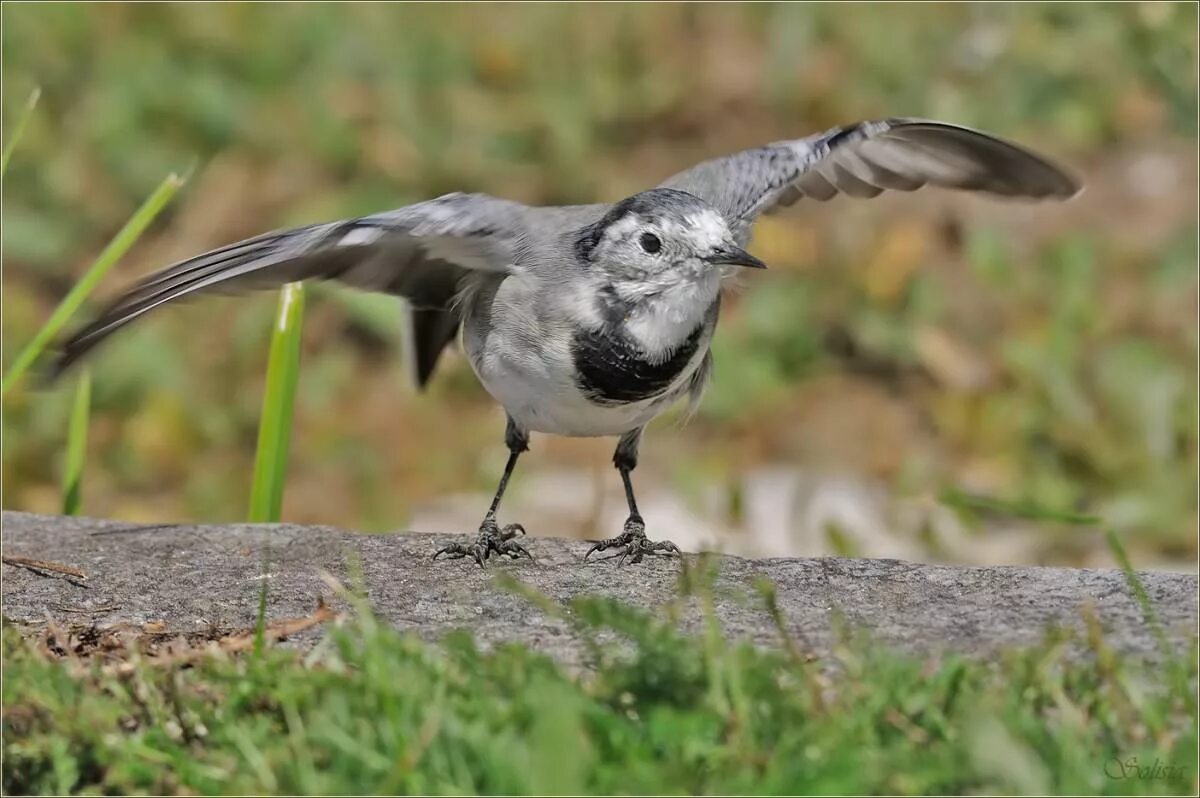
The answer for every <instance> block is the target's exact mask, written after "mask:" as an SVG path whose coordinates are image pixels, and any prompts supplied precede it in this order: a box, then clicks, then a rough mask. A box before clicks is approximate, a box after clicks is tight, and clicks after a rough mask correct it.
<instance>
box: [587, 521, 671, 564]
mask: <svg viewBox="0 0 1200 798" xmlns="http://www.w3.org/2000/svg"><path fill="white" fill-rule="evenodd" d="M621 547H623V551H621V553H620V555H617V554H613V555H610V556H609V557H607V558H605V559H612V558H613V557H617V556H619V557H620V559H618V560H617V565H624V564H625V559H626V558H627V557H628V558H629V561H630V562H633V563H638V562H641V561H642V557H644V556H646V555H647V554H661V555H664V556H670V555H671V554H678V555H680V556H683V553H682V552H680V551H679V547H678V546H676V545H675V544H674V543H672V542H671V541H669V540H661V541H652V540H647V539H646V524H645V522H644V521H642V519H641V517H640V516H636V515H631V516H629V518H628V520H626V521H625V531H624V532H622V533H621V534H619V535H617V536H616V537H615V538H608V539H607V540H598V541H596V542H595V543H593V544H592V547H591V548H590V549H588V551H587V554H585V555H583V559H585V560H586V559H587V558H588V557H590V556H592V552H596V551H604V550H605V549H615V548H621Z"/></svg>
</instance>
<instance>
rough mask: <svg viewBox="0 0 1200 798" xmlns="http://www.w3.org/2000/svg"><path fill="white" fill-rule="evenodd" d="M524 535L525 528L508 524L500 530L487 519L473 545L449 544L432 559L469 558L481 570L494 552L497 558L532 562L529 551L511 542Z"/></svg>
mask: <svg viewBox="0 0 1200 798" xmlns="http://www.w3.org/2000/svg"><path fill="white" fill-rule="evenodd" d="M524 534H525V527H523V526H521V525H520V524H509V525H508V526H506V527H504V528H503V529H501V528H500V527H499V526H498V525H497V524H496V522H495V521H493V520H491V519H488V520H486V521H484V522H483V523H482V524H481V525H480V526H479V537H477V538H475V542H474V543H467V544H463V543H451V544H449V545H448V546H443V547H442V548H440V549H438V550H437V551H435V552H434V553H433V559H435V560H436V559H437V558H438V557H440V556H441V555H443V554H445V555H446V558H447V559H450V560H460V559H462V558H463V557H471V558H473V559H474V560H475V562H477V563H479V567H480V568H482V567H483V561H484V560H487V559H489V558H490V557H491V556H492V552H495V553H496V556H497V557H500V556H502V555H505V554H507V555H508V556H509V557H511V558H512V559H514V560H517V559H520V558H521V556H522V555H524V556H525V557H528V558H529V559H530V560H531V561H532V560H533V555H532V554H530V553H529V550H528V549H526V548H525V547H524V546H522V545H521V544H520V543H517V542H516V541H515V540H513V538H515V537H516V536H517V535H524Z"/></svg>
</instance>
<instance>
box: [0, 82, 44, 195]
mask: <svg viewBox="0 0 1200 798" xmlns="http://www.w3.org/2000/svg"><path fill="white" fill-rule="evenodd" d="M41 97H42V90H41V89H39V88H37V87H36V86H35V87H34V88H33V90H32V91H31V92H29V99H28V100H26V101H25V107H24V108H22V109H21V115H20V116H19V117H17V123H16V124H15V125H13V129H12V131H11V132H10V133H9V134H8V138H7V140H6V141H5V142H4V152H3V154H0V177H4V175H5V174H6V173H7V172H8V162H9V161H11V160H12V155H13V151H14V150H16V148H17V142H19V141H20V140H21V136H23V135H24V134H25V127H26V126H27V125H28V124H29V118H30V117H31V116H33V109H34V108H37V104H38V100H40V99H41Z"/></svg>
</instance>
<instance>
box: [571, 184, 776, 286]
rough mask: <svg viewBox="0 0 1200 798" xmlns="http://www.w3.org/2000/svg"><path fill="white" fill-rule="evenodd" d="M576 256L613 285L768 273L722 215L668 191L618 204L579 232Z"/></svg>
mask: <svg viewBox="0 0 1200 798" xmlns="http://www.w3.org/2000/svg"><path fill="white" fill-rule="evenodd" d="M575 253H576V255H577V256H578V257H579V259H580V260H581V261H582V262H583V263H584V264H586V266H587V267H588V268H594V269H598V270H602V271H604V272H605V273H606V274H607V276H609V277H611V278H612V279H614V280H617V281H621V282H636V281H644V282H645V283H646V284H647V286H653V285H656V284H664V283H667V284H670V283H678V282H681V281H688V280H699V279H703V278H707V277H719V276H721V275H723V274H727V273H728V272H729V270H730V267H736V266H749V267H751V268H756V269H765V268H766V264H764V263H763V262H762V261H760V260H759V259H758V258H756V257H754V256H753V255H751V254H750V253H749V252H746V251H745V250H744V249H743V248H742V247H740V246H739V245H738V244H737V243H736V241H735V240H734V235H733V231H732V230H730V229H729V223H728V222H726V220H725V217H724V216H722V215H721V212H720V211H718V210H717V209H716V208H714V207H712V206H711V205H709V204H708V203H707V202H705V201H704V200H702V199H700V198H699V197H697V196H694V195H692V194H688V193H687V192H684V191H676V190H674V189H669V188H655V189H651V190H649V191H643V192H642V193H640V194H634V195H633V196H632V197H629V198H628V199H625V200H622V201H621V202H618V203H617V204H616V205H614V206H613V207H612V208H611V209H610V210H609V211H608V212H607V213H606V214H604V216H603V217H602V218H601V219H600V220H599V221H597V222H595V223H594V224H591V225H588V226H587V227H585V228H583V229H582V230H581V231H579V233H578V235H577V237H576V240H575Z"/></svg>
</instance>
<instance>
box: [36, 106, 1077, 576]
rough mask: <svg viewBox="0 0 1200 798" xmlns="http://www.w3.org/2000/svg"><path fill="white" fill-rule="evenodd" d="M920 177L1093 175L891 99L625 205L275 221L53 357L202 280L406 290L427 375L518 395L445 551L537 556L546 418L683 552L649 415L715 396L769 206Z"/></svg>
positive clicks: (463, 197) (197, 262) (122, 299)
mask: <svg viewBox="0 0 1200 798" xmlns="http://www.w3.org/2000/svg"><path fill="white" fill-rule="evenodd" d="M923 186H931V187H937V188H945V189H957V190H962V191H970V192H977V193H981V194H988V195H996V196H999V197H1007V198H1019V199H1026V200H1064V199H1067V198H1070V197H1073V196H1075V195H1076V194H1077V193H1079V191H1080V190H1081V185H1080V183H1079V182H1078V181H1077V180H1076V179H1075V178H1074V177H1072V176H1071V175H1069V174H1068V173H1067V172H1065V171H1064V170H1063V169H1061V168H1060V167H1058V166H1056V165H1055V164H1053V163H1052V162H1050V161H1049V160H1047V159H1046V158H1044V157H1042V156H1040V155H1038V154H1035V153H1034V152H1032V151H1030V150H1029V149H1027V148H1025V147H1022V146H1019V145H1017V144H1014V143H1011V142H1008V141H1005V140H1003V139H1001V138H998V137H996V136H993V135H990V134H988V133H984V132H981V131H978V130H974V129H971V128H967V127H963V126H959V125H955V124H950V123H946V122H937V121H932V120H924V119H915V118H900V117H893V118H888V119H880V120H873V121H864V122H858V123H855V124H850V125H843V126H838V127H835V128H832V129H829V130H826V131H824V132H821V133H817V134H815V135H810V136H808V137H806V138H799V139H794V140H787V141H779V142H775V143H772V144H767V145H764V146H760V147H755V148H752V149H747V150H743V151H741V152H736V153H733V154H731V155H726V156H723V157H717V158H713V159H711V160H706V161H703V162H701V163H699V164H696V165H694V166H692V167H691V168H689V169H686V170H684V171H682V172H679V173H678V174H675V175H673V176H671V177H668V178H667V179H666V180H664V181H663V182H661V183H660V184H658V185H657V186H655V187H653V188H649V189H647V190H645V191H642V192H640V193H637V194H634V195H632V196H629V197H626V198H624V199H621V200H620V201H617V202H613V203H597V204H588V205H572V206H531V205H525V204H522V203H519V202H515V201H511V200H506V199H502V198H499V197H494V196H490V195H487V194H481V193H461V192H456V193H451V194H446V195H444V196H441V197H438V198H436V199H431V200H427V201H423V202H418V203H416V204H413V205H408V206H406V207H402V208H399V209H397V210H391V211H386V212H382V213H376V214H373V215H369V216H362V217H359V218H353V219H346V220H340V221H333V222H326V223H320V224H310V225H305V226H301V227H296V228H293V229H287V230H279V231H275V232H270V233H265V234H262V235H258V236H255V237H253V238H249V239H246V240H244V241H239V242H236V243H233V244H229V245H228V246H224V247H221V248H219V249H214V250H212V251H210V252H205V253H203V254H201V255H197V256H195V257H191V258H188V259H186V260H183V261H180V262H178V263H175V264H173V265H171V266H168V267H166V268H164V269H162V270H161V271H158V272H156V273H153V274H151V275H150V276H148V277H146V278H144V279H143V280H141V281H140V282H138V283H136V284H135V285H133V287H132V288H130V289H129V290H128V291H126V292H125V293H124V294H123V295H121V296H119V297H118V298H117V299H116V300H115V301H113V302H112V303H111V304H109V305H108V306H107V307H106V308H105V309H103V310H102V311H101V312H100V313H99V315H98V316H97V318H96V319H95V321H93V322H92V323H90V324H88V325H86V326H85V327H83V328H82V329H80V330H78V332H76V333H75V334H74V335H73V336H72V337H70V338H69V340H67V341H66V342H65V343H64V344H63V345H62V347H61V349H60V351H59V353H58V356H57V360H56V362H55V364H54V367H53V371H54V373H55V374H58V373H61V372H62V371H63V370H65V369H66V368H68V367H69V366H71V365H72V364H73V363H75V362H77V361H79V360H80V359H81V358H82V357H84V356H85V355H87V354H88V353H90V352H91V351H92V350H93V349H94V348H95V347H96V346H97V344H99V343H100V342H101V341H103V340H105V339H106V338H108V337H109V336H110V335H112V334H113V333H114V332H116V331H117V330H119V329H121V328H122V327H124V326H125V325H127V324H129V323H130V322H132V321H134V320H136V319H138V318H141V317H142V316H144V315H145V314H146V313H148V312H150V311H152V310H154V309H156V308H159V307H161V306H162V305H165V304H167V303H170V302H173V301H176V300H180V299H184V298H190V297H195V296H198V295H202V294H207V293H214V292H222V293H227V292H230V291H235V292H236V291H243V290H249V289H256V288H269V287H275V286H280V285H283V284H286V283H292V282H297V281H304V280H336V281H339V282H341V283H344V284H347V285H349V286H352V287H354V288H358V289H363V290H366V291H377V292H383V293H386V294H392V295H395V296H398V297H401V298H403V299H404V300H406V301H407V304H408V309H407V310H408V312H407V313H405V314H404V318H405V320H406V321H405V323H406V324H407V326H408V335H407V340H408V341H409V342H410V345H409V349H410V364H411V368H412V372H413V374H414V376H415V379H416V382H417V385H418V386H420V387H424V386H425V385H426V384H427V383H428V382H429V380H430V378H431V377H432V375H433V373H434V370H435V367H436V365H437V363H438V359H439V357H440V355H441V353H442V352H443V350H444V349H445V348H446V347H447V346H449V345H451V344H452V342H454V340H455V339H456V338H457V337H459V336H460V335H461V346H462V348H463V350H464V351H465V353H466V356H467V358H468V360H469V362H470V365H471V368H472V369H473V371H474V373H475V375H476V376H477V377H478V379H479V381H480V383H482V385H483V387H484V389H485V390H486V391H487V392H488V393H489V394H490V395H491V396H492V398H494V399H495V401H496V402H497V403H499V405H500V406H501V407H502V408H503V409H504V412H505V417H506V423H505V432H504V442H505V445H506V447H507V449H508V459H507V462H506V463H505V466H504V471H503V473H502V475H501V476H500V480H499V483H498V485H497V487H496V491H495V494H494V496H493V498H492V502H491V505H490V506H489V507H488V509H487V512H486V513H485V515H484V517H483V520H482V522H481V523H480V525H479V530H478V534H477V536H476V537H475V539H474V540H473V541H472V542H470V543H460V542H454V543H449V544H447V545H445V546H442V547H441V548H439V549H438V550H437V551H435V552H434V553H433V557H432V559H433V560H437V559H438V558H439V557H441V556H443V555H444V556H445V557H446V558H447V559H462V558H468V557H469V558H472V559H473V560H474V561H475V562H476V563H478V564H479V565H480V566H481V567H482V566H483V565H484V563H485V561H487V560H489V559H490V558H491V556H492V555H493V554H495V555H496V556H497V559H498V560H499V559H500V558H502V557H504V556H507V557H509V558H510V559H512V560H516V559H519V558H521V557H528V558H529V559H530V560H533V557H532V555H531V554H530V552H529V551H528V549H527V548H526V547H525V546H524V545H522V543H520V542H519V541H518V540H516V538H517V536H518V535H524V534H525V531H526V530H525V528H524V526H523V525H521V524H519V523H510V524H507V525H505V526H500V524H499V521H498V520H497V513H498V510H499V507H500V503H501V500H502V499H503V497H504V493H505V488H506V487H507V485H508V482H509V479H510V477H511V476H512V474H513V471H514V469H515V467H516V465H517V460H518V458H520V456H521V455H522V454H523V453H524V452H526V451H527V450H528V448H529V441H530V435H531V433H534V432H536V433H540V434H551V435H560V436H572V437H615V438H617V443H616V447H615V449H614V452H613V458H612V461H613V465H614V467H615V468H616V470H617V471H618V472H619V474H620V477H621V480H622V482H623V485H624V489H625V499H626V503H627V505H628V511H629V515H628V518H627V520H626V521H625V523H624V526H623V529H622V531H621V532H620V534H617V535H615V536H613V537H611V538H607V539H604V540H599V541H596V542H594V543H593V545H592V546H591V547H590V548H589V549H588V551H587V553H586V554H585V555H584V557H583V559H584V560H585V561H586V560H588V558H589V557H591V555H592V554H593V553H595V552H599V551H607V550H612V553H611V554H610V555H609V557H607V558H606V559H611V558H613V557H619V559H618V565H620V564H623V563H624V562H625V561H626V560H627V559H628V561H629V562H631V563H638V562H641V561H642V559H643V557H644V556H645V555H648V554H656V555H667V556H671V555H676V556H682V553H681V552H680V550H679V548H678V547H677V546H676V545H675V544H674V543H673V542H671V541H669V540H662V541H654V540H651V539H650V537H649V536H648V535H647V534H646V524H645V521H644V519H643V518H642V515H641V513H640V512H639V510H638V506H637V500H636V498H635V494H634V488H633V483H632V479H631V474H632V472H633V471H634V469H635V468H636V467H637V464H638V450H639V445H640V443H641V441H642V436H643V431H644V430H645V428H646V425H647V424H648V423H649V422H650V421H651V420H653V419H654V418H655V417H657V416H659V415H660V414H662V413H663V412H664V411H666V410H667V409H668V408H670V407H672V406H673V405H675V404H677V403H680V402H682V401H684V400H686V401H688V402H689V403H690V404H691V405H692V406H693V407H694V406H695V405H696V404H697V403H698V402H699V401H700V398H701V396H702V394H703V392H704V389H705V386H706V385H707V384H708V382H709V380H710V378H711V375H712V372H713V355H712V351H711V344H712V340H713V334H714V332H715V329H716V326H717V320H718V315H719V311H720V305H721V297H722V293H723V291H722V288H723V286H725V285H726V284H727V283H729V282H730V278H731V277H733V276H734V275H735V274H737V273H741V272H742V270H743V269H763V268H765V267H766V264H764V263H763V262H762V261H761V260H759V259H758V258H757V257H755V256H754V255H752V254H750V252H748V251H747V246H748V245H749V241H750V236H751V231H752V228H753V226H754V224H755V221H756V220H757V219H758V218H759V217H760V216H762V215H764V214H766V213H770V212H772V211H775V210H778V209H780V208H782V207H786V206H790V205H793V204H795V203H796V202H798V201H800V200H815V201H821V202H824V201H827V200H831V199H834V198H835V197H837V196H839V195H845V196H847V197H853V198H870V197H875V196H878V195H879V194H881V193H883V192H885V191H905V192H908V191H914V190H916V189H919V188H921V187H923Z"/></svg>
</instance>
